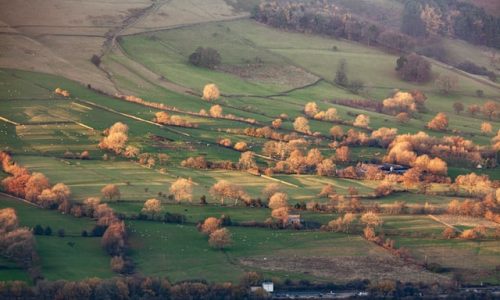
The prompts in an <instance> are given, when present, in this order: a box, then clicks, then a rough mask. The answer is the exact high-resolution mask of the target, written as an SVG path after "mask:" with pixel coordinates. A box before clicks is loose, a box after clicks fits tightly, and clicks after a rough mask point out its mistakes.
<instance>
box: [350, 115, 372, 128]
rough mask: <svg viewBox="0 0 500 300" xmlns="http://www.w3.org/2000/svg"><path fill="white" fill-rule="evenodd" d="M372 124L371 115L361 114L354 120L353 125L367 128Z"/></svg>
mask: <svg viewBox="0 0 500 300" xmlns="http://www.w3.org/2000/svg"><path fill="white" fill-rule="evenodd" d="M369 124H370V117H369V116H367V115H363V114H360V115H358V116H357V117H356V119H355V120H354V123H353V125H354V126H356V127H363V128H366V127H368V125H369Z"/></svg>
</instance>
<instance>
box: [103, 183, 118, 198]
mask: <svg viewBox="0 0 500 300" xmlns="http://www.w3.org/2000/svg"><path fill="white" fill-rule="evenodd" d="M101 194H102V196H103V197H104V198H108V199H109V200H113V199H120V196H121V193H120V189H119V188H118V186H117V185H114V184H108V185H105V186H104V187H103V188H102V189H101Z"/></svg>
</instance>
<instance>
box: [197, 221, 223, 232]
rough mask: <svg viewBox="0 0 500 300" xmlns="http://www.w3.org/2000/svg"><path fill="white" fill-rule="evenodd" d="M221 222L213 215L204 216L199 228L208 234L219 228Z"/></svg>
mask: <svg viewBox="0 0 500 300" xmlns="http://www.w3.org/2000/svg"><path fill="white" fill-rule="evenodd" d="M220 225H221V222H220V220H219V219H217V218H214V217H209V218H206V219H205V221H203V224H202V225H201V227H200V230H201V232H202V233H203V234H206V235H210V234H211V233H212V232H214V231H216V230H218V229H219V227H220Z"/></svg>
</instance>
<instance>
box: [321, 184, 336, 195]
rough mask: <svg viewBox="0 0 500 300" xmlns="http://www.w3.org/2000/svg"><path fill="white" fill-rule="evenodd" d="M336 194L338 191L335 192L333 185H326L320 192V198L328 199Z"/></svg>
mask: <svg viewBox="0 0 500 300" xmlns="http://www.w3.org/2000/svg"><path fill="white" fill-rule="evenodd" d="M335 194H336V191H335V188H334V187H333V185H331V184H326V185H324V186H323V187H322V188H321V191H320V192H319V194H318V196H319V197H324V198H328V197H330V196H332V195H335Z"/></svg>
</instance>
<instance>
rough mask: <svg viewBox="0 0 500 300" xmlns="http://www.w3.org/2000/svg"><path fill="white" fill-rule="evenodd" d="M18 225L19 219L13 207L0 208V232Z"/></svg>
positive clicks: (11, 229) (7, 230) (10, 229)
mask: <svg viewBox="0 0 500 300" xmlns="http://www.w3.org/2000/svg"><path fill="white" fill-rule="evenodd" d="M18 226H19V221H18V219H17V214H16V211H15V210H14V209H13V208H4V209H0V234H3V233H5V232H10V231H13V230H14V229H16V228H17V227H18Z"/></svg>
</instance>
